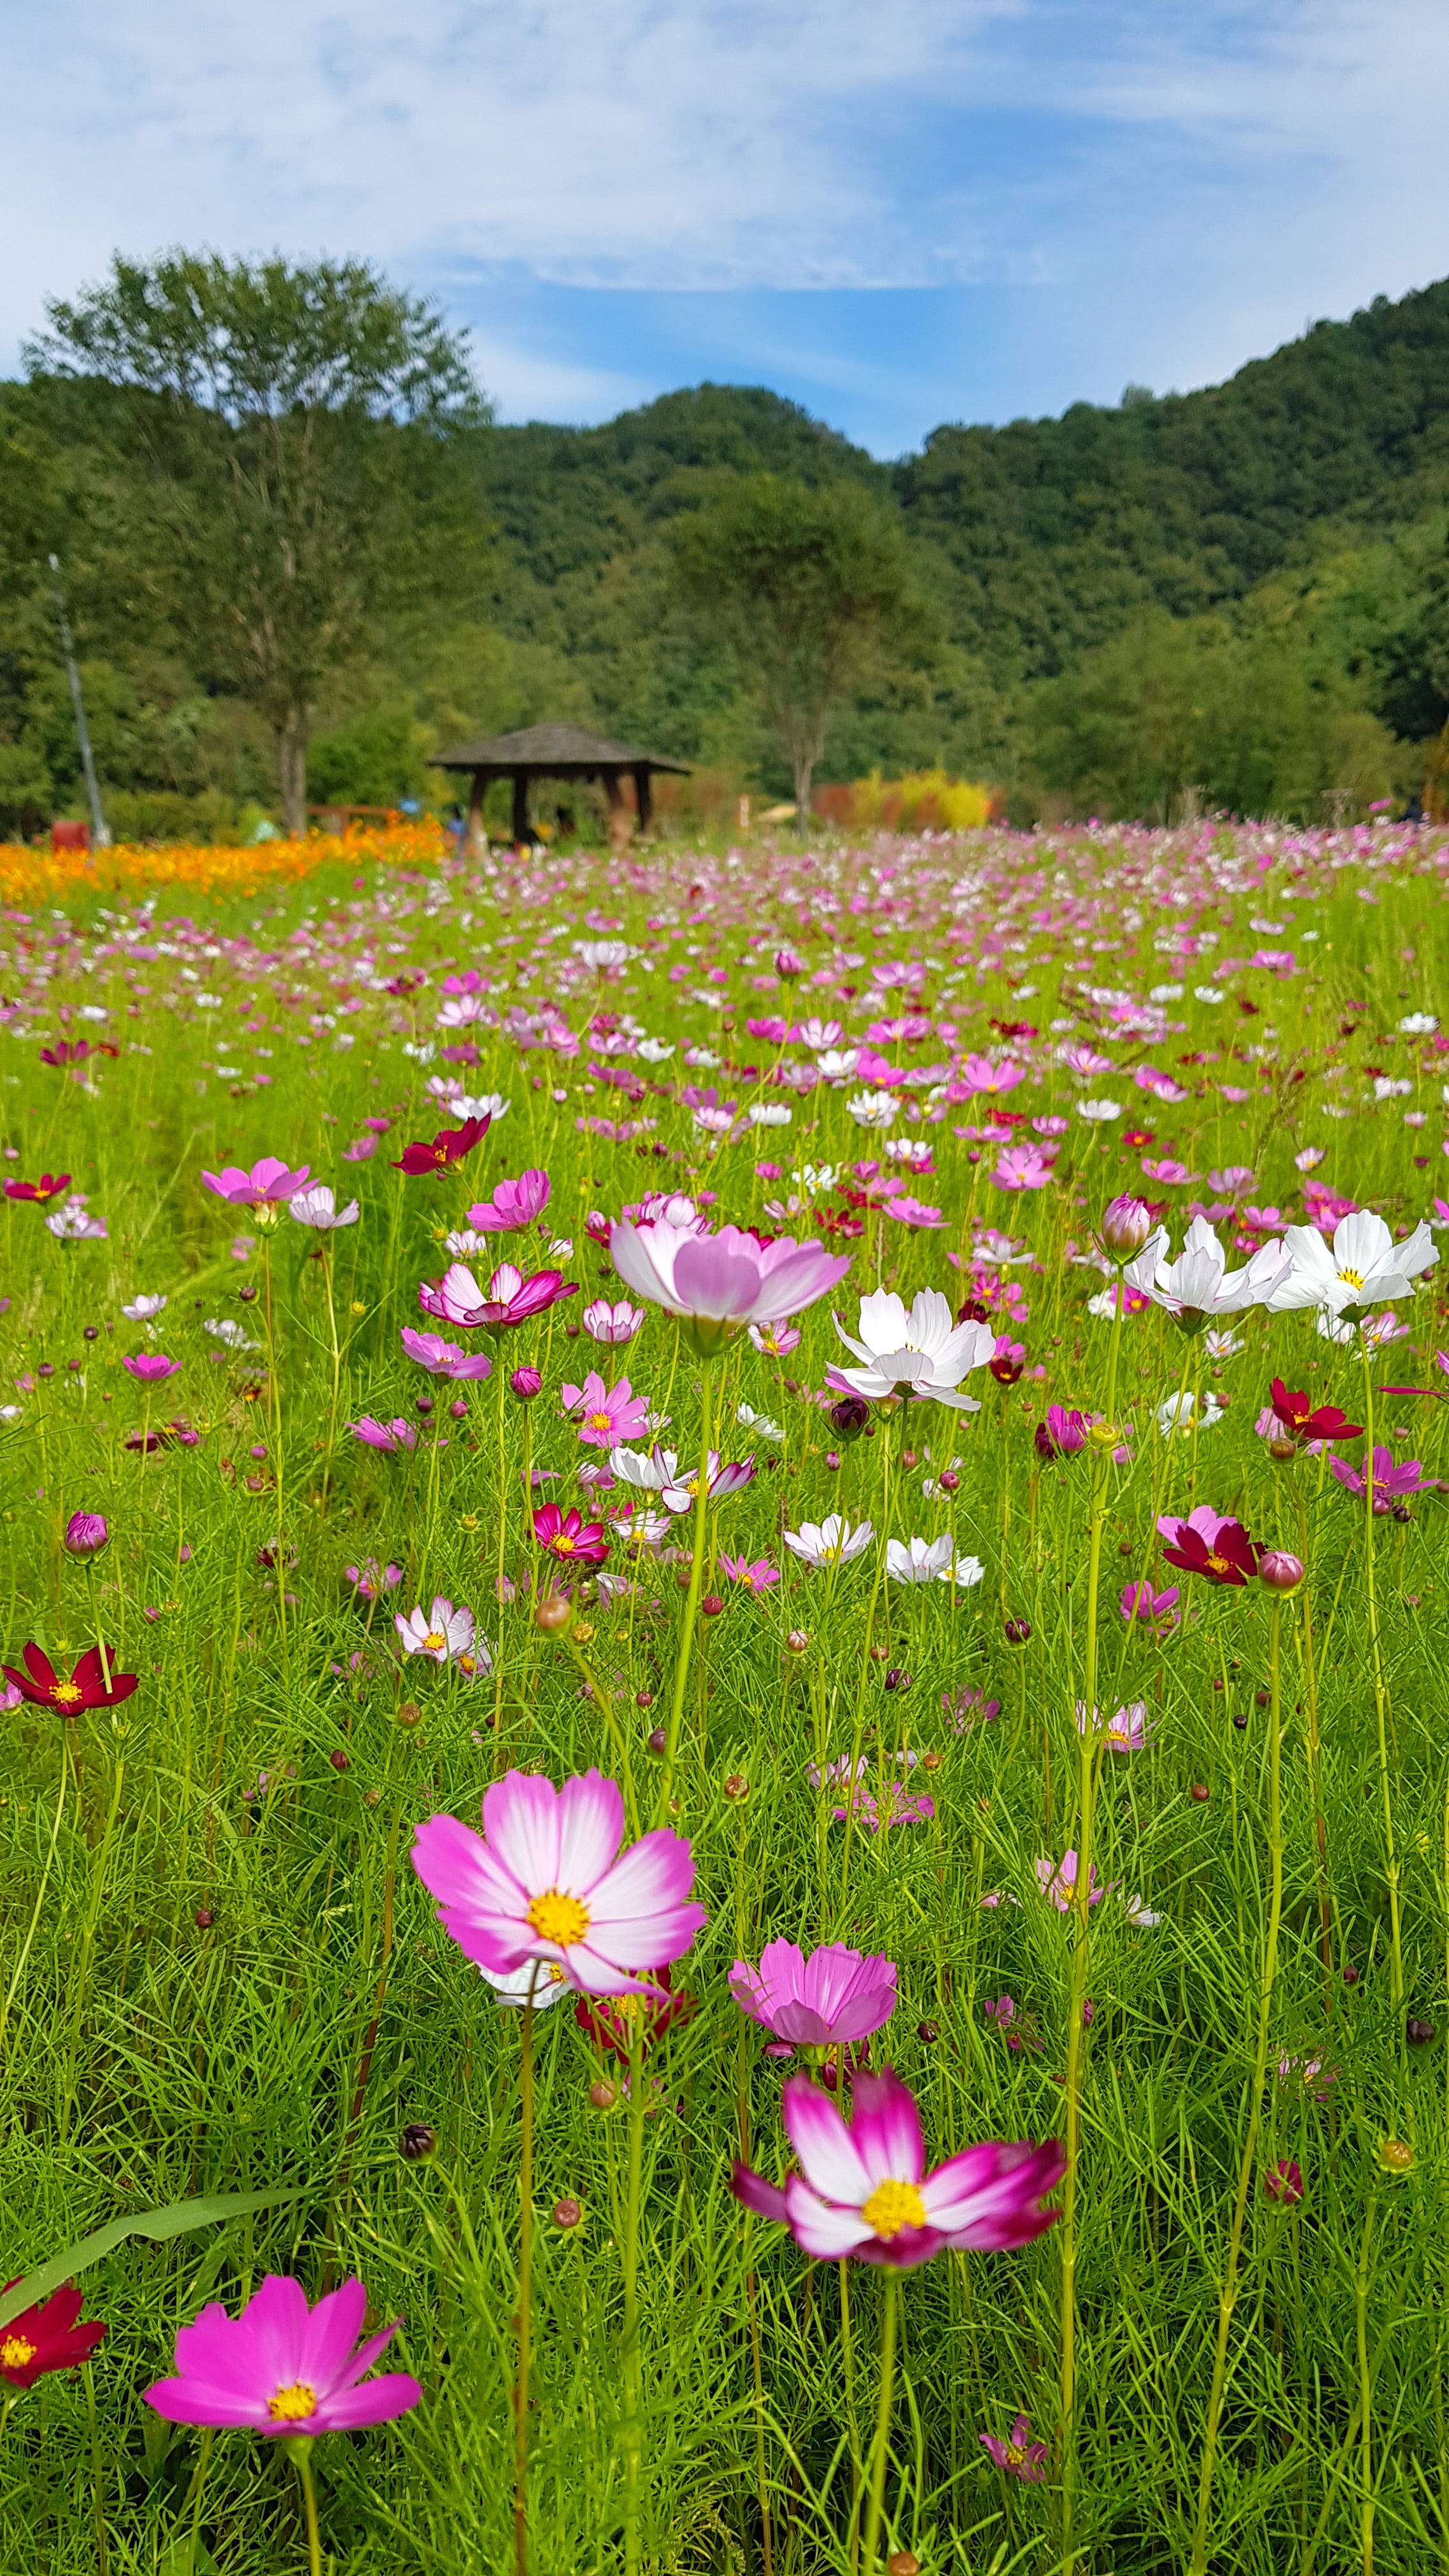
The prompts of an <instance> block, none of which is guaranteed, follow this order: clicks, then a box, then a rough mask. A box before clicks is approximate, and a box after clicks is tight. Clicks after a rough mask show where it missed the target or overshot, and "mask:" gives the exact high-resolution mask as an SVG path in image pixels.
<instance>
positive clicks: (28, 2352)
mask: <svg viewBox="0 0 1449 2576" xmlns="http://www.w3.org/2000/svg"><path fill="white" fill-rule="evenodd" d="M37 2349H38V2347H37V2346H36V2345H35V2344H33V2343H27V2342H26V2340H25V2337H24V2335H18V2334H8V2335H7V2336H6V2338H5V2341H4V2342H3V2343H0V2370H24V2368H25V2367H26V2364H27V2363H28V2362H32V2361H33V2360H34V2359H35V2355H36V2351H37Z"/></svg>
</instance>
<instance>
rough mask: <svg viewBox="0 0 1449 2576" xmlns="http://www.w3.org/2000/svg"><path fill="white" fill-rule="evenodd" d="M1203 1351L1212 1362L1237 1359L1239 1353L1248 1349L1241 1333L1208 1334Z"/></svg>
mask: <svg viewBox="0 0 1449 2576" xmlns="http://www.w3.org/2000/svg"><path fill="white" fill-rule="evenodd" d="M1203 1349H1204V1350H1205V1351H1206V1353H1207V1355H1208V1358H1209V1359H1210V1360H1232V1359H1236V1358H1237V1355H1238V1353H1239V1351H1242V1350H1246V1349H1247V1344H1246V1342H1245V1341H1244V1340H1243V1337H1242V1335H1241V1333H1233V1332H1228V1333H1208V1334H1207V1335H1206V1336H1205V1337H1204V1340H1203Z"/></svg>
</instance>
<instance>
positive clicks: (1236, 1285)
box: [1122, 1216, 1293, 1332]
mask: <svg viewBox="0 0 1449 2576" xmlns="http://www.w3.org/2000/svg"><path fill="white" fill-rule="evenodd" d="M1167 1241H1168V1238H1167V1228H1166V1226H1159V1227H1158V1229H1157V1231H1156V1233H1155V1234H1154V1235H1153V1236H1152V1238H1151V1240H1150V1241H1149V1242H1148V1243H1146V1244H1145V1245H1144V1246H1143V1249H1142V1250H1141V1252H1139V1254H1138V1255H1137V1258H1136V1260H1135V1261H1129V1262H1128V1263H1127V1265H1126V1268H1125V1269H1124V1271H1123V1274H1122V1275H1123V1277H1124V1278H1125V1279H1126V1280H1127V1281H1128V1283H1129V1285H1130V1286H1132V1287H1133V1288H1140V1289H1141V1290H1142V1292H1143V1294H1144V1296H1147V1297H1150V1298H1151V1299H1152V1302H1153V1304H1154V1305H1155V1306H1162V1307H1165V1308H1166V1310H1167V1312H1168V1314H1169V1315H1171V1316H1173V1317H1174V1318H1175V1320H1176V1321H1177V1322H1178V1323H1179V1324H1181V1325H1182V1326H1183V1327H1184V1329H1185V1330H1187V1331H1190V1332H1191V1331H1196V1330H1198V1329H1199V1328H1200V1327H1201V1326H1202V1325H1203V1324H1205V1323H1206V1322H1207V1321H1208V1320H1209V1318H1210V1317H1212V1316H1214V1315H1235V1314H1238V1313H1240V1312H1241V1311H1242V1309H1243V1308H1244V1307H1245V1306H1262V1305H1269V1304H1272V1305H1275V1306H1276V1304H1277V1303H1278V1299H1279V1295H1280V1292H1281V1290H1282V1288H1283V1286H1284V1283H1285V1282H1286V1281H1287V1280H1288V1279H1289V1277H1290V1275H1291V1272H1292V1266H1293V1265H1292V1263H1291V1261H1289V1259H1288V1258H1287V1256H1286V1255H1285V1254H1284V1253H1283V1252H1281V1251H1280V1250H1279V1248H1278V1246H1277V1244H1276V1243H1265V1244H1264V1245H1263V1248H1262V1250H1261V1251H1260V1252H1255V1253H1254V1254H1253V1257H1252V1259H1251V1260H1250V1261H1249V1262H1247V1263H1246V1264H1245V1266H1244V1268H1243V1269H1241V1270H1229V1268H1228V1266H1227V1254H1226V1253H1225V1252H1224V1250H1223V1247H1222V1245H1221V1244H1220V1243H1219V1241H1218V1238H1217V1236H1216V1235H1215V1234H1214V1232H1213V1230H1212V1227H1211V1226H1210V1225H1209V1224H1208V1223H1207V1221H1206V1219H1205V1218H1204V1217H1200V1216H1197V1217H1194V1218H1193V1220H1192V1223H1191V1225H1190V1226H1189V1227H1188V1229H1187V1233H1186V1235H1185V1236H1184V1237H1183V1246H1182V1250H1181V1252H1180V1253H1179V1255H1178V1257H1177V1259H1176V1261H1169V1260H1168V1258H1167Z"/></svg>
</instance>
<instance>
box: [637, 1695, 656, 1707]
mask: <svg viewBox="0 0 1449 2576" xmlns="http://www.w3.org/2000/svg"><path fill="white" fill-rule="evenodd" d="M653 1705H654V1693H653V1692H652V1691H636V1692H635V1693H634V1706H635V1707H636V1708H652V1707H653Z"/></svg>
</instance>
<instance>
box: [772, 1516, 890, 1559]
mask: <svg viewBox="0 0 1449 2576" xmlns="http://www.w3.org/2000/svg"><path fill="white" fill-rule="evenodd" d="M781 1536H782V1537H783V1539H784V1541H785V1545H786V1546H787V1547H788V1549H789V1550H790V1553H791V1555H792V1556H798V1557H799V1559H800V1561H801V1563H802V1565H808V1566H811V1567H813V1568H814V1569H815V1570H816V1571H818V1570H819V1569H820V1568H821V1567H823V1566H829V1565H849V1564H850V1562H851V1560H852V1558H854V1557H857V1556H861V1555H863V1554H864V1552H865V1550H866V1549H867V1548H868V1547H869V1545H870V1543H871V1540H872V1538H873V1537H874V1536H875V1532H874V1530H873V1529H872V1527H871V1524H870V1522H869V1521H859V1522H857V1524H856V1526H855V1528H854V1529H852V1528H851V1525H850V1523H849V1521H848V1520H846V1519H845V1518H844V1517H843V1516H842V1514H841V1513H839V1512H830V1513H829V1514H827V1516H826V1518H825V1519H824V1520H823V1521H820V1522H818V1523H817V1522H815V1521H802V1523H801V1525H800V1527H799V1529H797V1530H788V1529H787V1530H784V1531H782V1532H781Z"/></svg>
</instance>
